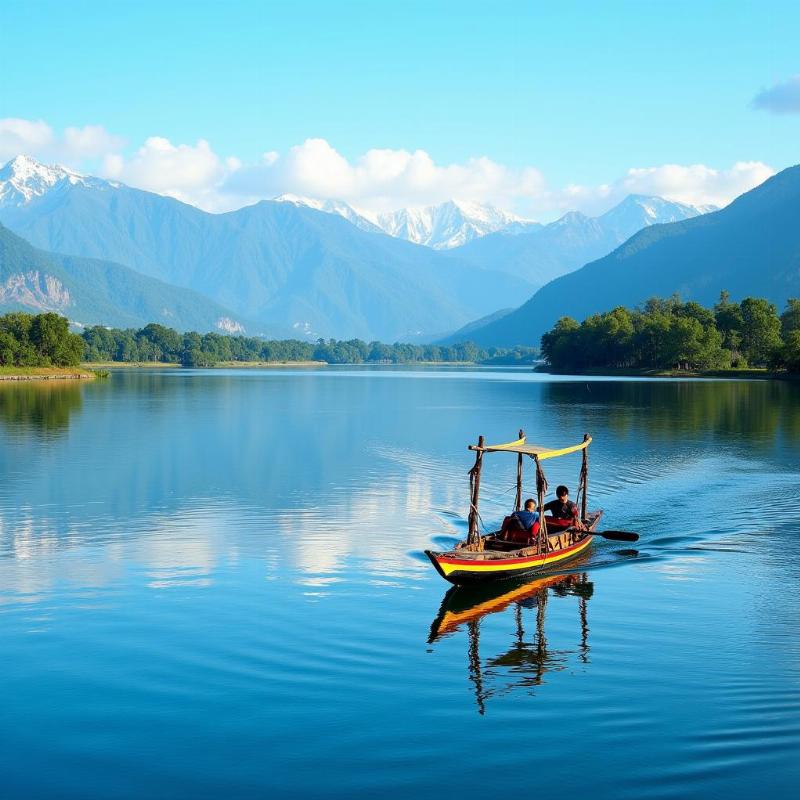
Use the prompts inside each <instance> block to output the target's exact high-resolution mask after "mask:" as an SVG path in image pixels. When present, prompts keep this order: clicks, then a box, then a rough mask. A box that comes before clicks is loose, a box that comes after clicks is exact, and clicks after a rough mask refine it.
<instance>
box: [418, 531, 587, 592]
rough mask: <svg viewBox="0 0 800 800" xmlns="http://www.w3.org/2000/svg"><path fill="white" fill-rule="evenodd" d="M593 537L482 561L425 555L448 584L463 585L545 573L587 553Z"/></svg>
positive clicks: (440, 555)
mask: <svg viewBox="0 0 800 800" xmlns="http://www.w3.org/2000/svg"><path fill="white" fill-rule="evenodd" d="M593 538H594V537H593V536H592V535H591V533H590V534H588V535H586V536H585V537H584V538H583V539H581V540H580V541H578V542H575V544H572V545H570V546H569V547H565V548H563V549H561V550H554V551H551V552H549V553H545V554H534V555H529V556H522V557H518V556H517V557H513V558H492V559H485V560H481V559H476V558H463V557H459V554H458V553H455V552H450V553H437V552H434V551H432V550H426V551H425V555H426V556H428V558H429V559H430V560H431V563H432V564H433V566H434V567H435V568H436V571H437V572H438V573H439V574H440V575H441V576H442V577H443V578H444V579H445V580H446V581H450V583H453V584H456V585H457V586H463V585H465V584H470V583H482V582H485V581H497V580H505V579H507V578H518V577H521V576H524V575H530V574H535V573H537V572H544V571H545V570H547V569H550V568H552V567H554V566H561V565H562V564H564V563H566V562H568V561H570V560H572V559H573V558H575V557H576V556H578V555H580V554H581V553H584V552H585V551H586V550H587V549H588V548H589V547H590V546H591V544H592V539H593Z"/></svg>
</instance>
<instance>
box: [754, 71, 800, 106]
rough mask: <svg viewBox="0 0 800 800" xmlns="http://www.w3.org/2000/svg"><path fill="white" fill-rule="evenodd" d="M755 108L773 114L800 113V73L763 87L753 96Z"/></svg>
mask: <svg viewBox="0 0 800 800" xmlns="http://www.w3.org/2000/svg"><path fill="white" fill-rule="evenodd" d="M752 105H753V108H758V109H761V110H762V111H771V112H772V113H773V114H800V75H792V77H791V78H788V79H787V80H785V81H781V82H780V83H776V84H775V85H774V86H770V88H769V89H762V90H761V91H760V92H759V93H758V94H757V95H756V96H755V97H754V98H753V103H752Z"/></svg>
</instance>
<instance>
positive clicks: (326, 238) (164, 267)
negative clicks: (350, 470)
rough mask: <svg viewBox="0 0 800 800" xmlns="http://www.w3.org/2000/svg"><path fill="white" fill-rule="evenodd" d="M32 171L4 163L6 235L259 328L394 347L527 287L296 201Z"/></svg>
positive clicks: (0, 206)
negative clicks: (204, 207)
mask: <svg viewBox="0 0 800 800" xmlns="http://www.w3.org/2000/svg"><path fill="white" fill-rule="evenodd" d="M38 167H41V169H39V168H38ZM38 167H37V166H36V165H35V163H34V164H33V165H32V164H31V163H30V160H25V159H22V160H20V159H15V160H13V161H12V162H9V164H7V165H6V166H5V167H4V168H3V175H4V178H3V186H6V187H8V186H12V187H14V188H13V191H14V195H13V197H12V195H11V189H9V190H8V192H7V196H6V201H4V202H0V222H3V224H5V225H6V226H7V227H8V228H10V229H12V230H13V231H14V232H16V233H17V234H19V235H20V236H22V237H24V238H25V239H27V240H28V241H30V242H31V243H33V244H34V245H36V246H38V247H41V248H42V249H45V250H49V251H51V252H58V253H69V254H73V255H76V256H80V257H91V258H98V259H101V260H105V261H111V262H116V263H119V264H122V265H124V266H126V267H129V268H130V269H133V270H136V271H137V272H140V273H142V274H144V275H147V276H149V277H151V278H157V279H158V280H160V281H163V282H165V283H168V284H172V285H174V286H179V287H185V288H189V289H192V290H194V291H195V292H198V293H200V294H202V295H205V296H206V297H207V298H213V301H214V302H216V303H219V304H220V305H222V306H225V307H226V308H229V309H232V313H234V314H235V315H236V316H237V318H245V319H250V320H254V321H255V322H256V323H258V324H259V325H262V326H267V325H271V326H279V327H282V328H284V329H289V330H292V331H296V332H297V333H298V334H302V335H306V336H312V337H317V336H325V337H328V336H334V337H338V338H350V337H353V338H355V337H358V338H362V339H365V340H371V339H380V340H383V341H398V340H401V339H408V338H410V337H420V336H424V335H426V334H428V335H432V334H435V333H436V332H438V331H446V330H452V329H455V328H458V327H460V326H461V325H464V324H466V323H467V322H469V320H470V319H475V318H477V317H480V316H482V315H484V314H486V313H489V312H491V311H493V310H494V309H495V308H498V307H500V306H507V305H508V304H509V299H512V298H515V297H517V296H519V295H520V294H523V295H524V294H528V293H530V291H531V288H532V287H531V285H530V284H529V283H528V282H526V281H525V280H524V279H520V278H517V277H515V276H511V275H507V274H505V273H503V272H502V271H499V270H490V269H483V268H481V267H477V266H475V265H474V264H472V263H470V262H466V261H462V260H460V259H457V258H451V257H448V256H446V255H445V254H442V253H438V252H437V251H435V250H433V249H431V248H429V247H420V246H418V245H414V244H411V243H409V242H405V241H401V240H399V239H394V238H391V237H389V236H384V235H376V234H374V233H370V232H368V231H366V230H362V229H361V228H359V227H357V226H356V225H354V224H351V223H350V222H348V221H347V220H345V219H343V218H340V216H338V215H337V214H332V213H322V212H321V211H319V210H315V209H312V208H308V207H305V206H303V205H298V204H295V203H292V202H274V201H262V202H260V203H257V204H256V205H253V206H248V207H246V208H242V209H239V210H238V211H233V212H229V213H225V214H209V213H206V212H204V211H201V210H200V209H197V208H194V207H193V206H189V205H186V204H184V203H180V202H179V201H177V200H174V199H172V198H169V197H163V196H161V195H156V194H152V193H150V192H144V191H141V190H138V189H132V188H131V187H129V186H125V185H123V184H114V183H110V182H108V181H102V180H100V179H97V178H91V179H88V178H85V177H84V176H77V175H75V174H73V175H67V174H64V175H60V176H59V175H56V174H53V175H52V176H50V177H45V179H44V180H40V176H41V175H42V174H47V171H48V170H53V172H54V173H56V172H58V169H59V168H47V167H43V165H38ZM32 180H33V181H35V182H36V185H37V187H40V188H41V191H39V189H38V188H37V190H36V191H33V192H31V193H30V196H28V197H21V196H20V194H19V191H20V189H19V187H20V186H22V185H25V184H26V182H29V181H32ZM0 191H2V187H0Z"/></svg>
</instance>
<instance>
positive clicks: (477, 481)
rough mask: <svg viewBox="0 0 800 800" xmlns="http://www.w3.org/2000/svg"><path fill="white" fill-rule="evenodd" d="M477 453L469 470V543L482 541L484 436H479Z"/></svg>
mask: <svg viewBox="0 0 800 800" xmlns="http://www.w3.org/2000/svg"><path fill="white" fill-rule="evenodd" d="M476 450H477V452H476V453H475V465H474V466H473V467H472V469H471V470H470V471H469V478H470V489H471V492H470V498H469V533H468V534H467V544H474V545H479V544H480V541H481V537H480V534H479V533H478V499H479V497H480V491H481V467H482V466H483V436H479V437H478V447H477V448H476Z"/></svg>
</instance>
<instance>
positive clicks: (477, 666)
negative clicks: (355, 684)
mask: <svg viewBox="0 0 800 800" xmlns="http://www.w3.org/2000/svg"><path fill="white" fill-rule="evenodd" d="M593 591H594V584H593V583H591V582H590V581H589V580H588V577H587V575H586V573H585V572H584V573H570V574H568V575H549V576H546V577H543V578H537V579H536V580H534V581H529V582H527V583H515V584H511V585H509V584H508V583H506V584H505V586H501V585H498V584H493V585H486V586H482V587H463V586H455V587H453V588H452V589H450V591H448V592H447V594H446V595H445V596H444V599H443V600H442V605H441V608H440V609H439V613H438V615H437V616H436V619H435V620H434V621H433V624H432V625H431V631H430V635H429V636H428V643H429V644H433V643H434V642H436V641H437V640H439V639H443V638H444V637H446V636H449V635H452V634H455V633H456V632H457V631H458V630H460V629H461V628H462V627H465V628H466V631H467V640H468V648H467V653H468V665H469V679H470V682H471V683H472V685H473V688H474V691H475V701H476V703H477V706H478V712H479V713H480V714H483V713H484V712H485V710H486V701H487V700H488V699H489V698H490V697H492V696H493V695H499V694H503V693H505V692H508V691H510V690H512V689H515V688H528V689H530V688H532V687H535V686H538V685H540V684H541V683H542V682H543V678H544V674H545V673H546V672H552V671H557V670H563V669H566V668H567V667H568V662H569V658H570V657H571V656H576V657H577V658H578V659H579V660H580V661H581V662H582V663H585V664H586V663H588V662H589V623H588V618H587V614H586V606H587V601H588V600H589V598H590V597H591V596H592V593H593ZM550 595H553V596H555V597H567V596H575V597H577V598H578V617H579V625H580V630H579V634H578V645H577V647H576V648H573V649H551V648H550V647H549V646H548V644H547V636H546V634H545V615H546V612H547V604H548V601H549V598H550ZM510 606H513V607H514V609H513V613H514V624H515V627H516V635H515V637H514V644H513V645H512V647H511V648H510V649H508V650H507V651H506V652H505V653H502V654H500V655H498V656H495V657H493V658H488V659H485V660H482V659H481V655H480V624H481V620H482V619H483V617H485V616H487V615H488V614H495V613H498V612H501V611H505V610H506V609H507V608H509V607H510ZM529 611H535V613H536V623H535V625H536V633H535V635H534V636H533V638H532V639H531V638H526V632H525V627H524V625H525V622H526V617H529V614H528V613H526V612H529Z"/></svg>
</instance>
